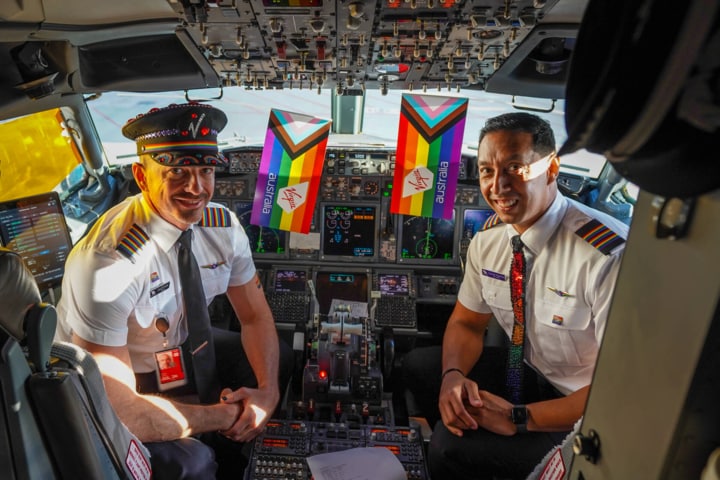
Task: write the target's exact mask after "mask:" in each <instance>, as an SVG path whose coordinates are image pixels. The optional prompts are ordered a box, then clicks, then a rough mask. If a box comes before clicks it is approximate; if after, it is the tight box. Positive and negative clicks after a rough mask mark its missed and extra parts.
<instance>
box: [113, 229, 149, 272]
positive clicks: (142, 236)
mask: <svg viewBox="0 0 720 480" xmlns="http://www.w3.org/2000/svg"><path fill="white" fill-rule="evenodd" d="M148 240H150V237H149V236H148V234H147V233H145V231H144V230H143V229H142V228H140V227H138V226H137V225H136V224H133V226H132V227H130V229H129V230H128V231H127V232H125V235H123V236H122V238H120V243H118V246H117V247H115V249H116V250H117V251H118V252H120V253H121V254H123V255H124V256H126V257H127V258H128V259H129V260H130V261H132V262H133V263H135V258H134V257H135V255H137V253H138V252H139V251H140V250H142V248H143V247H144V246H145V244H146V243H147V242H148Z"/></svg>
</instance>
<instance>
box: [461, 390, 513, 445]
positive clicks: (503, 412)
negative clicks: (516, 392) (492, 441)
mask: <svg viewBox="0 0 720 480" xmlns="http://www.w3.org/2000/svg"><path fill="white" fill-rule="evenodd" d="M478 393H479V395H480V398H481V403H482V406H475V405H471V404H470V403H469V402H467V403H466V404H465V408H466V409H467V411H468V413H469V414H470V416H471V417H472V418H473V420H474V421H475V422H476V423H477V425H478V426H479V427H480V428H484V429H485V430H489V431H491V432H494V433H497V434H499V435H514V434H515V433H516V431H517V429H516V427H515V424H513V423H512V420H511V419H510V411H511V410H512V407H513V405H512V403H510V402H508V401H507V400H505V399H504V398H502V397H498V396H497V395H494V394H492V393H490V392H487V391H485V390H480V391H479V392H478Z"/></svg>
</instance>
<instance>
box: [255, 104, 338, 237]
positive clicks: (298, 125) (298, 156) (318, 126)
mask: <svg viewBox="0 0 720 480" xmlns="http://www.w3.org/2000/svg"><path fill="white" fill-rule="evenodd" d="M329 134H330V121H329V120H323V119H320V118H315V117H310V116H307V115H302V114H299V113H290V112H284V111H281V110H275V109H273V110H271V111H270V120H269V122H268V129H267V134H266V135H265V145H264V147H263V153H262V158H261V159H260V170H259V172H258V180H257V184H256V186H255V198H254V200H253V208H252V214H251V216H250V223H251V224H253V225H258V226H261V227H269V228H274V229H277V230H287V231H291V232H301V233H308V232H309V231H310V223H311V222H312V216H313V212H314V210H315V201H316V200H317V193H318V190H319V188H320V176H321V175H322V168H323V161H324V159H325V148H326V147H327V140H328V135H329Z"/></svg>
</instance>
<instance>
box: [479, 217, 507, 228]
mask: <svg viewBox="0 0 720 480" xmlns="http://www.w3.org/2000/svg"><path fill="white" fill-rule="evenodd" d="M501 223H502V220H500V217H498V214H497V213H493V214H492V215H490V216H489V217H488V218H487V219H486V220H485V223H483V225H482V227H481V228H480V230H481V231H482V230H487V229H488V228H492V227H494V226H495V225H500V224H501Z"/></svg>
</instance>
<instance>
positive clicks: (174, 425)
mask: <svg viewBox="0 0 720 480" xmlns="http://www.w3.org/2000/svg"><path fill="white" fill-rule="evenodd" d="M104 381H105V388H106V390H107V393H108V398H109V399H110V403H111V405H112V406H113V409H114V410H115V412H116V413H117V415H118V417H119V418H120V420H122V422H123V423H124V424H125V425H126V426H127V427H128V429H129V430H130V431H131V432H133V433H134V434H135V435H136V436H137V437H138V438H139V439H140V441H142V442H161V441H170V440H177V439H179V438H184V437H188V436H190V435H196V434H198V433H204V432H211V431H217V430H224V429H227V428H229V427H230V426H231V425H232V424H233V422H234V421H235V418H236V417H237V413H238V412H237V408H238V407H237V406H234V405H224V404H220V403H219V404H215V405H196V404H185V403H180V402H177V401H174V400H171V399H168V398H165V397H161V396H156V395H141V394H138V393H135V392H133V391H131V390H130V389H129V388H128V386H127V385H126V384H124V383H122V382H120V381H118V380H117V379H115V378H113V377H107V376H106V377H104Z"/></svg>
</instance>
